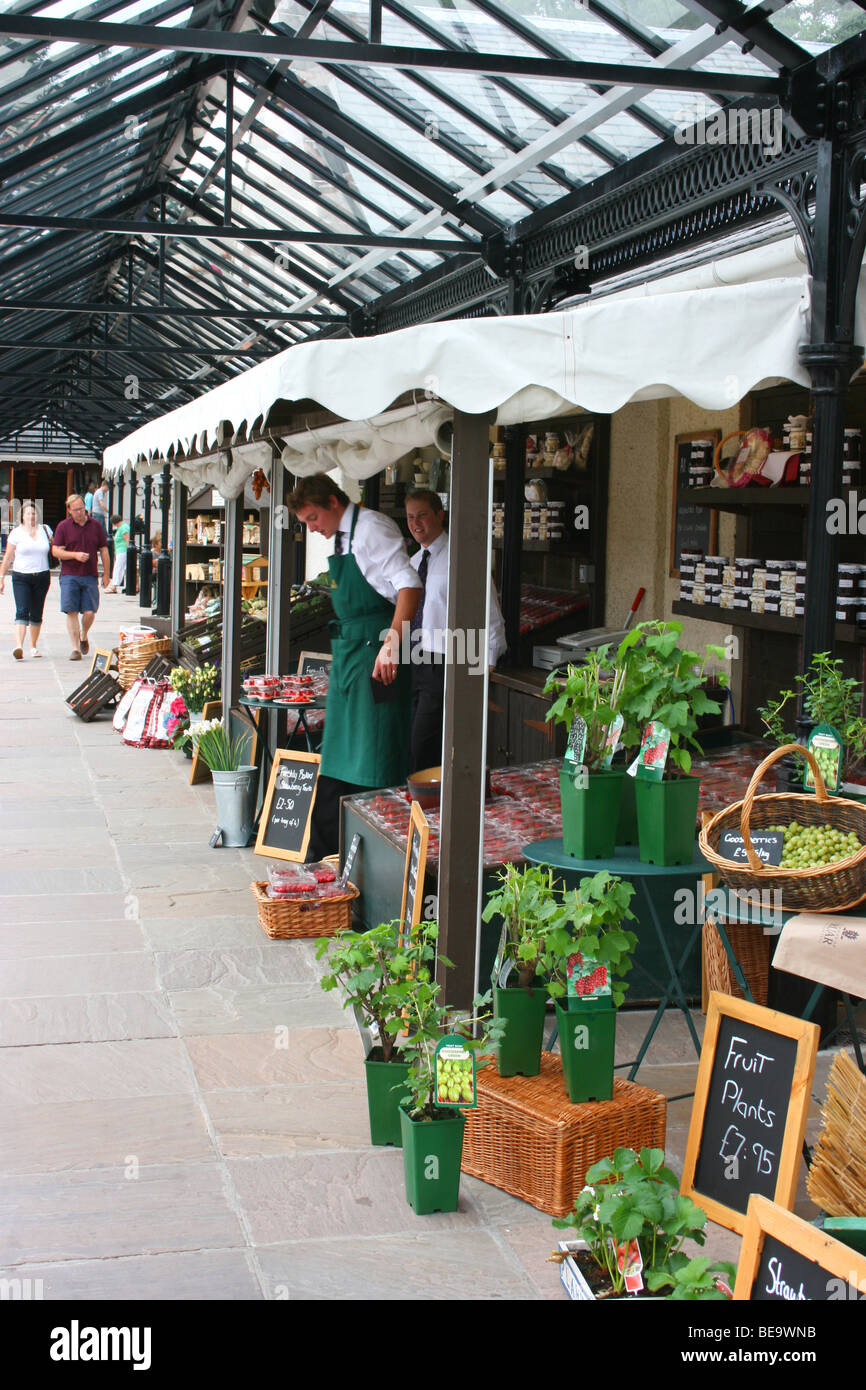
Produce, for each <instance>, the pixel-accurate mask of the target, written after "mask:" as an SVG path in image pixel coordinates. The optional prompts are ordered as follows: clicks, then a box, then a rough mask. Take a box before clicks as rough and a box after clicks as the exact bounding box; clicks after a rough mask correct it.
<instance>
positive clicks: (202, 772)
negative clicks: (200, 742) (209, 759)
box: [189, 700, 223, 787]
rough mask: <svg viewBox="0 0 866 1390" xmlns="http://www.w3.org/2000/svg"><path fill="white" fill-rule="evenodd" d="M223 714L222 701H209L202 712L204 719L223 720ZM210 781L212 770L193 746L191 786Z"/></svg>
mask: <svg viewBox="0 0 866 1390" xmlns="http://www.w3.org/2000/svg"><path fill="white" fill-rule="evenodd" d="M222 712H223V703H222V700H208V702H207V704H206V705H205V706H204V708H203V709H202V712H201V717H202V719H221V718H222ZM209 781H210V768H209V767H208V765H207V763H206V762H205V760H204V758H200V757H199V755H198V748H197V746H196V745H195V744H193V746H192V766H191V767H190V770H189V785H190V786H191V787H194V786H195V785H196V784H197V783H198V782H209Z"/></svg>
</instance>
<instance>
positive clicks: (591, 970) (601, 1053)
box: [541, 869, 637, 1103]
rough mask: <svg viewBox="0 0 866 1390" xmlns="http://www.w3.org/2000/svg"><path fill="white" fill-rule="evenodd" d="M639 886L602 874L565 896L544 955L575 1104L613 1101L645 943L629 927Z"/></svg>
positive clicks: (568, 1087)
mask: <svg viewBox="0 0 866 1390" xmlns="http://www.w3.org/2000/svg"><path fill="white" fill-rule="evenodd" d="M633 896H634V886H633V885H632V884H631V883H626V882H624V881H623V880H622V879H621V878H616V877H615V876H614V875H612V874H610V873H608V871H607V870H606V869H602V870H601V871H600V872H599V873H597V874H594V875H593V876H592V877H591V878H583V879H581V881H580V886H579V887H578V888H577V889H572V890H571V891H569V892H567V893H564V894H563V901H562V906H563V912H562V917H561V918H560V919H559V920H558V921H557V922H556V923H555V925H554V926H553V927H552V928H551V930H550V931H549V932H548V934H547V937H546V939H545V944H544V952H543V954H542V957H541V968H542V970H543V971H544V972H545V974H546V975H547V981H548V983H547V989H548V993H549V994H550V996H551V998H552V999H553V1000H554V1001H555V1007H556V1022H557V1026H558V1028H559V1048H560V1052H561V1054H562V1073H563V1079H564V1081H565V1088H566V1091H567V1092H568V1098H569V1100H571V1101H573V1102H574V1103H581V1102H584V1101H589V1100H610V1099H611V1098H612V1096H613V1067H614V1056H615V1051H616V1011H617V1009H618V1008H619V1006H620V1004H621V1003H622V1001H623V999H624V998H625V986H624V984H623V983H622V981H623V978H624V976H625V975H626V974H627V973H628V971H629V970H630V969H631V965H632V956H633V954H634V951H635V948H636V946H637V937H636V936H635V934H634V932H631V931H628V930H627V929H626V928H625V927H624V926H623V923H624V922H627V921H633V920H634V913H633V912H632V911H631V909H630V907H629V903H630V902H631V900H632V897H633Z"/></svg>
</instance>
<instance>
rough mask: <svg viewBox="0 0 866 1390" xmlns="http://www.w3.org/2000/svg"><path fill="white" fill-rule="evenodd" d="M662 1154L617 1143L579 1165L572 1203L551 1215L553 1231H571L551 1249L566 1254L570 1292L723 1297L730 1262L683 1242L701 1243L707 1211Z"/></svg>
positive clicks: (729, 1280) (611, 1295)
mask: <svg viewBox="0 0 866 1390" xmlns="http://www.w3.org/2000/svg"><path fill="white" fill-rule="evenodd" d="M664 1160H665V1155H664V1150H663V1149H641V1151H640V1154H637V1153H635V1151H634V1149H617V1150H616V1151H615V1152H614V1154H613V1156H612V1157H611V1158H603V1159H600V1160H599V1162H598V1163H594V1164H593V1165H592V1167H591V1168H589V1169H588V1170H587V1174H586V1186H585V1187H584V1188H583V1190H582V1191H581V1192H579V1193H578V1194H577V1197H576V1199H575V1203H574V1210H573V1211H572V1212H570V1213H569V1215H568V1216H566V1217H562V1218H555V1219H554V1222H553V1224H554V1226H556V1227H557V1228H558V1229H559V1230H570V1231H574V1232H575V1233H576V1239H575V1241H574V1242H573V1243H572V1241H569V1242H568V1245H569V1248H568V1249H566V1250H565V1251H562V1250H560V1251H557V1252H556V1253H555V1254H554V1256H553V1259H554V1260H558V1261H561V1260H563V1259H565V1260H567V1261H568V1264H569V1271H570V1273H571V1275H572V1276H573V1280H572V1281H571V1282H573V1286H574V1289H575V1293H574V1296H575V1297H578V1298H585V1299H606V1298H628V1297H640V1296H643V1297H646V1296H648V1295H652V1294H654V1293H657V1292H659V1291H663V1290H667V1289H670V1291H671V1292H670V1293H664V1294H663V1296H664V1297H667V1298H672V1299H677V1300H679V1299H707V1300H722V1299H725V1298H730V1296H731V1295H730V1289H731V1288H732V1287H733V1279H734V1275H735V1273H736V1271H735V1268H734V1266H733V1265H732V1264H729V1263H728V1262H727V1261H725V1260H720V1261H716V1262H714V1263H712V1264H711V1262H710V1261H709V1260H708V1259H706V1258H705V1257H702V1256H699V1257H697V1258H692V1257H690V1256H689V1255H688V1254H687V1253H686V1251H685V1250H684V1249H683V1245H684V1243H685V1241H686V1240H690V1241H692V1242H693V1243H694V1244H695V1245H698V1246H702V1245H703V1244H704V1242H705V1240H706V1231H705V1229H704V1228H705V1226H706V1223H707V1215H706V1212H704V1211H702V1210H701V1208H700V1207H698V1206H696V1205H695V1203H694V1202H693V1201H692V1200H691V1198H690V1197H684V1196H683V1195H682V1194H681V1193H680V1190H679V1179H678V1178H677V1177H676V1174H674V1173H673V1172H671V1170H670V1168H666V1167H665V1166H664ZM722 1281H725V1283H726V1284H727V1289H726V1288H725V1287H720V1284H721V1282H722Z"/></svg>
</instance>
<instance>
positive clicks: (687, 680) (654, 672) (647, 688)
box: [617, 622, 725, 778]
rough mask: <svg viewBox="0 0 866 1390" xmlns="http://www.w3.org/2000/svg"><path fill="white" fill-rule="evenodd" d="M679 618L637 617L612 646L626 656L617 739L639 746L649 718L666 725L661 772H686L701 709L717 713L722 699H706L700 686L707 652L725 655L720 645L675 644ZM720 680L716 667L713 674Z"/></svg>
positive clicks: (622, 658)
mask: <svg viewBox="0 0 866 1390" xmlns="http://www.w3.org/2000/svg"><path fill="white" fill-rule="evenodd" d="M682 630H683V625H682V623H663V622H649V623H640V624H639V625H638V626H637V627H635V628H632V630H631V631H630V632H628V633H627V634H626V636H625V637H624V638H623V640H622V642H621V643H620V645H619V648H618V650H617V661H618V662H620V663H622V662H625V661H626V660H628V663H629V665H628V670H629V679H628V681H627V683H626V688H625V690H624V691H623V694H622V696H621V697H620V709H621V711H622V715H623V720H624V723H623V730H622V735H621V741H622V744H623V746H624V747H626V748H636V747H639V746H640V742H641V738H642V737H643V731H644V729H645V728H646V725H647V724H648V723H649V721H650V720H651V719H654V720H657V721H658V723H660V724H663V725H664V726H665V728H667V729H670V732H671V742H670V751H669V753H668V759H667V764H666V768H665V776H666V777H668V778H671V777H679V776H683V777H684V776H687V775H688V774H689V773H690V772H691V767H692V755H691V752H690V751H689V750H690V749H694V750H695V751H696V752H697V753H699V754H700V753H703V749H702V748H701V745H700V744H699V743H698V741H697V739H696V738H695V734H696V732H697V727H698V718H699V717H700V715H702V714H720V713H721V705H719V704H718V702H717V701H716V700H711V699H710V697H709V696H708V695H707V693H706V689H705V686H706V684H707V681H708V679H709V675H710V673H709V672H708V670H707V666H708V663H709V661H710V659H711V658H715V659H716V660H719V661H721V660H724V657H725V650H724V648H723V647H718V646H712V645H707V646H706V647H705V648H704V655H703V656H701V654H700V653H699V652H693V651H687V650H685V649H683V648H682V647H680V645H679V640H680V637H681V635H682ZM715 678H716V679H717V680H720V681H722V682H723V683H724V680H725V677H724V674H723V673H721V672H717V673H716V675H715Z"/></svg>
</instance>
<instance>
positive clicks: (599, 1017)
mask: <svg viewBox="0 0 866 1390" xmlns="http://www.w3.org/2000/svg"><path fill="white" fill-rule="evenodd" d="M556 1022H557V1025H558V1027H559V1048H560V1052H561V1053H562V1076H563V1080H564V1081H565V1090H566V1093H567V1095H568V1099H569V1100H570V1101H572V1102H573V1104H575V1105H580V1104H582V1103H584V1102H585V1101H590V1100H611V1099H612V1098H613V1064H614V1053H615V1051H616V1009H615V1008H614V1006H613V1000H612V999H610V998H606V999H570V1000H569V1001H568V1008H565V1009H564V1008H563V1007H562V1005H561V1004H560V1003H559V1001H557V1004H556Z"/></svg>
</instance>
